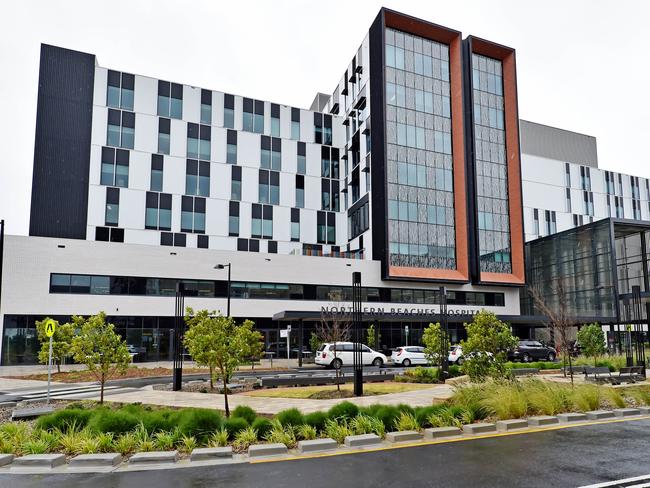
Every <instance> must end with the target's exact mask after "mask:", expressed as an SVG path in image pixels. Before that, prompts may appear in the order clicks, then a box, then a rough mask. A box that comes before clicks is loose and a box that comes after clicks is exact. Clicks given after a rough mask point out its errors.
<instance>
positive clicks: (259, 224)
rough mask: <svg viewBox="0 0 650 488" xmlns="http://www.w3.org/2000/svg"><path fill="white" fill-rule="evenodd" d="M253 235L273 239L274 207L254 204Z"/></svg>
mask: <svg viewBox="0 0 650 488" xmlns="http://www.w3.org/2000/svg"><path fill="white" fill-rule="evenodd" d="M251 237H256V238H258V239H259V238H261V239H273V207H272V206H270V205H258V204H255V203H254V204H253V208H252V220H251Z"/></svg>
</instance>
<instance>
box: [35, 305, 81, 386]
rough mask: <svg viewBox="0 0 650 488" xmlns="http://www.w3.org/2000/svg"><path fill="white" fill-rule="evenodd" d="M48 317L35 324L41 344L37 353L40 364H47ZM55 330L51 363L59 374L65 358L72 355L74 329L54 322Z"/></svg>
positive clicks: (48, 352)
mask: <svg viewBox="0 0 650 488" xmlns="http://www.w3.org/2000/svg"><path fill="white" fill-rule="evenodd" d="M49 320H50V318H49V317H46V318H45V319H43V320H41V321H38V322H36V333H37V335H38V340H39V341H40V343H41V350H40V351H39V352H38V361H39V362H40V363H41V364H47V363H48V361H49V357H50V338H49V337H48V336H47V334H46V333H45V328H46V326H47V325H46V324H47V322H48V321H49ZM54 322H56V329H55V330H54V335H53V336H52V361H53V362H54V363H55V364H56V370H57V372H58V373H60V372H61V364H63V361H64V360H65V358H67V357H70V356H71V355H72V352H71V348H72V337H73V336H74V327H73V326H72V324H59V322H57V321H56V320H55V321H54Z"/></svg>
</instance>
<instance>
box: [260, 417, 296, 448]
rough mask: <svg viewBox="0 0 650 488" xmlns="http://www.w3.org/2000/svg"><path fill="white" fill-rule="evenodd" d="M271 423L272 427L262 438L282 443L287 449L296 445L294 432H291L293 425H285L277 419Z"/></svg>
mask: <svg viewBox="0 0 650 488" xmlns="http://www.w3.org/2000/svg"><path fill="white" fill-rule="evenodd" d="M272 423H273V428H272V429H271V431H270V432H269V433H267V434H266V436H265V437H264V439H265V440H266V441H268V442H271V443H277V444H284V445H285V446H287V447H288V448H289V449H291V448H293V447H296V434H295V433H294V432H293V427H292V426H290V425H287V426H286V427H285V426H283V425H282V424H281V423H280V422H279V421H278V420H274V421H273V422H272Z"/></svg>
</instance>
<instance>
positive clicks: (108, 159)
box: [100, 147, 129, 188]
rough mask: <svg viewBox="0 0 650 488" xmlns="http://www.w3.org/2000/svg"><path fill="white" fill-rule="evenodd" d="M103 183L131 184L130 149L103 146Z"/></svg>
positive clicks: (115, 184)
mask: <svg viewBox="0 0 650 488" xmlns="http://www.w3.org/2000/svg"><path fill="white" fill-rule="evenodd" d="M100 184H101V185H106V186H121V187H123V188H126V187H128V186H129V151H126V150H124V149H114V148H112V147H102V174H101V179H100Z"/></svg>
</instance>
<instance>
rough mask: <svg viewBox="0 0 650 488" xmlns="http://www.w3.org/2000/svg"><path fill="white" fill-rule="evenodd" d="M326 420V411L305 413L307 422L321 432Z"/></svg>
mask: <svg viewBox="0 0 650 488" xmlns="http://www.w3.org/2000/svg"><path fill="white" fill-rule="evenodd" d="M326 420H327V414H326V413H325V412H312V413H308V414H307V415H305V423H306V424H307V425H311V426H312V427H314V428H315V429H316V430H317V431H319V432H320V431H322V430H323V429H324V428H325V421H326Z"/></svg>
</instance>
